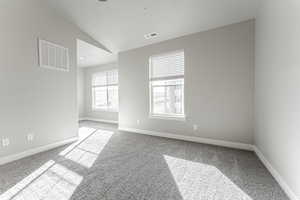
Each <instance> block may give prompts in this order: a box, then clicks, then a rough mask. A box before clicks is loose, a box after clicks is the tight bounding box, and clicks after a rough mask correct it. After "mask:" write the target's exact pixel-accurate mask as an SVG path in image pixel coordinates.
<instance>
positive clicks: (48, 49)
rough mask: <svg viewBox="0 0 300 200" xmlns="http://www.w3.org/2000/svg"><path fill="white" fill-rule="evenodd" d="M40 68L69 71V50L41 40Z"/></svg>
mask: <svg viewBox="0 0 300 200" xmlns="http://www.w3.org/2000/svg"><path fill="white" fill-rule="evenodd" d="M39 63H40V67H44V68H48V69H54V70H60V71H69V50H68V49H67V48H65V47H63V46H60V45H57V44H54V43H52V42H48V41H45V40H41V39H40V40H39Z"/></svg>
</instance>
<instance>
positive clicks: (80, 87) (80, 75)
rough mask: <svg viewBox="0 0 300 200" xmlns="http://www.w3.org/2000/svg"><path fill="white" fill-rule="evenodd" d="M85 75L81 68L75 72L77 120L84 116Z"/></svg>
mask: <svg viewBox="0 0 300 200" xmlns="http://www.w3.org/2000/svg"><path fill="white" fill-rule="evenodd" d="M84 88H85V73H84V69H83V68H78V71H77V104H78V114H79V119H80V118H83V117H84V115H85V99H84V98H85V89H84Z"/></svg>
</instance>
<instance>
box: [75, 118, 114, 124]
mask: <svg viewBox="0 0 300 200" xmlns="http://www.w3.org/2000/svg"><path fill="white" fill-rule="evenodd" d="M83 120H87V121H95V122H104V123H109V124H118V121H114V120H106V119H99V118H92V117H82V118H79V121H83Z"/></svg>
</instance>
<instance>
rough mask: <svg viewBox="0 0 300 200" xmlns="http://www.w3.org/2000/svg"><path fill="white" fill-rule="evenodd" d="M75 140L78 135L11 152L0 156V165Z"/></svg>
mask: <svg viewBox="0 0 300 200" xmlns="http://www.w3.org/2000/svg"><path fill="white" fill-rule="evenodd" d="M77 140H78V137H73V138H70V139H66V140H62V141H59V142H55V143H51V144H47V145H44V146H40V147H36V148H32V149H28V150H25V151H23V152H20V153H16V154H12V155H9V156H5V157H0V165H4V164H7V163H10V162H13V161H16V160H20V159H22V158H26V157H29V156H32V155H35V154H38V153H42V152H45V151H48V150H51V149H54V148H57V147H60V146H64V145H67V144H70V143H73V142H76V141H77Z"/></svg>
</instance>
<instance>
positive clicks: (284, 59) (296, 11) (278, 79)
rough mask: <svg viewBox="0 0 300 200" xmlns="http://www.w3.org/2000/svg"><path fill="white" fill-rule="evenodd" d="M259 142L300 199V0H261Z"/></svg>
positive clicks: (257, 88)
mask: <svg viewBox="0 0 300 200" xmlns="http://www.w3.org/2000/svg"><path fill="white" fill-rule="evenodd" d="M259 8H260V10H259V12H258V16H257V20H256V21H257V22H256V69H255V76H256V78H255V91H256V92H255V99H256V102H255V103H256V131H255V144H256V145H257V147H258V148H259V149H260V151H261V152H262V153H263V154H264V156H265V157H266V159H267V160H268V161H269V162H270V163H271V165H272V166H273V167H274V168H275V170H277V171H278V173H279V174H280V175H281V176H282V178H283V180H284V181H285V182H286V183H287V184H288V185H289V187H290V188H291V189H292V191H294V193H295V194H296V195H297V196H298V198H299V199H300V170H299V169H300V25H299V22H300V1H299V0H285V1H282V0H264V1H261V5H260V7H259Z"/></svg>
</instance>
